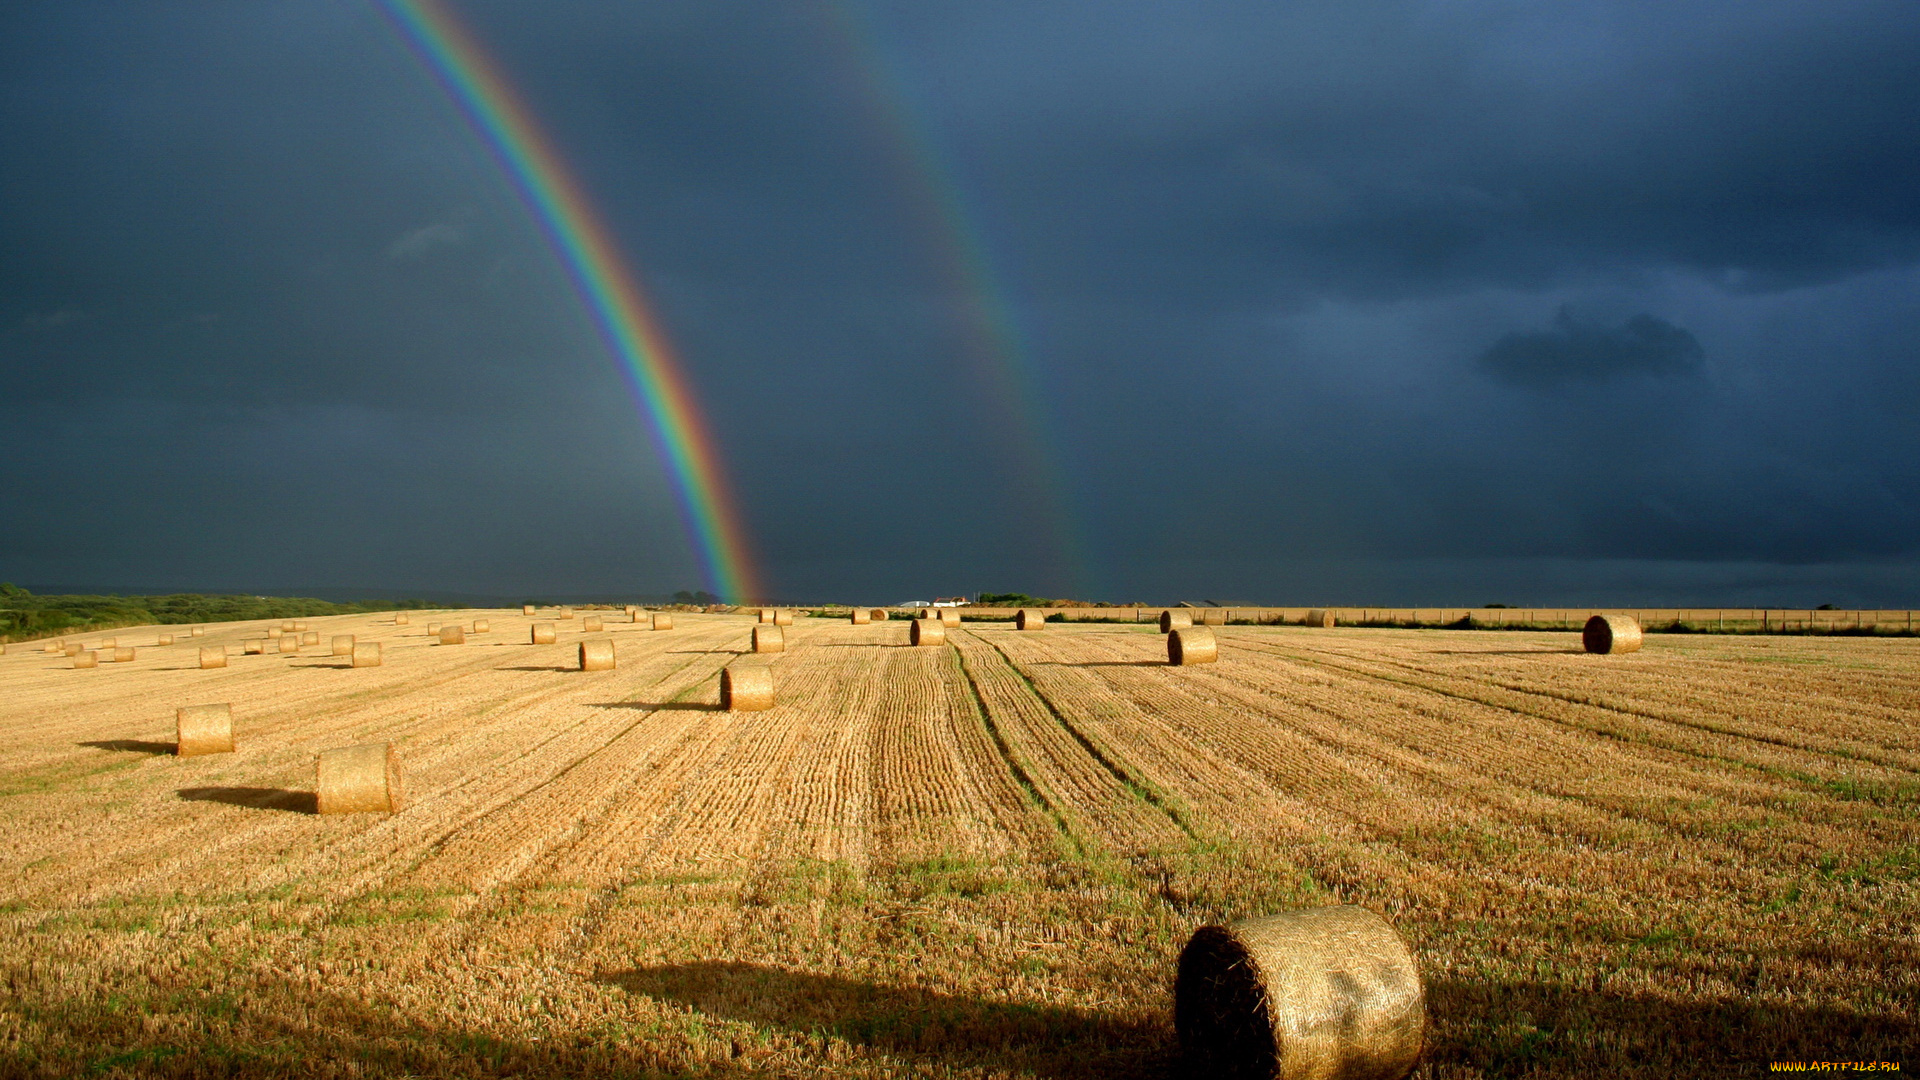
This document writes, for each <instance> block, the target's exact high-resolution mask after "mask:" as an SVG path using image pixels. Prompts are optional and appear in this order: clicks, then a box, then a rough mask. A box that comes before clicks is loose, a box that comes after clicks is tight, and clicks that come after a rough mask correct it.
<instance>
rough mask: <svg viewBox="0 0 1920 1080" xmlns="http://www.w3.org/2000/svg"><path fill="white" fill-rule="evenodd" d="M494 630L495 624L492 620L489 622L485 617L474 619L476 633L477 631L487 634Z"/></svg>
mask: <svg viewBox="0 0 1920 1080" xmlns="http://www.w3.org/2000/svg"><path fill="white" fill-rule="evenodd" d="M492 630H493V624H492V623H491V622H488V621H487V620H485V619H475V620H473V632H474V633H476V634H485V633H489V632H491V631H492Z"/></svg>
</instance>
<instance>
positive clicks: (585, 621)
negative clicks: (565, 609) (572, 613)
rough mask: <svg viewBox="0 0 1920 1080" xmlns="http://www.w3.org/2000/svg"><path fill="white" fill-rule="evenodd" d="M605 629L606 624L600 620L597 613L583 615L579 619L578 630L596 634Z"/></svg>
mask: <svg viewBox="0 0 1920 1080" xmlns="http://www.w3.org/2000/svg"><path fill="white" fill-rule="evenodd" d="M605 629H606V626H604V625H603V624H602V623H601V622H600V616H598V615H585V616H582V617H581V619H580V630H581V632H582V633H586V634H597V633H599V632H600V631H602V630H605Z"/></svg>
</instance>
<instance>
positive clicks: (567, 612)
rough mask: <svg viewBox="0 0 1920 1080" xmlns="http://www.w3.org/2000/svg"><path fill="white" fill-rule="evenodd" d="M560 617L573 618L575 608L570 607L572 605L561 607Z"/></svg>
mask: <svg viewBox="0 0 1920 1080" xmlns="http://www.w3.org/2000/svg"><path fill="white" fill-rule="evenodd" d="M560 617H561V618H562V619H571V618H573V609H572V608H570V607H563V608H561V609H560Z"/></svg>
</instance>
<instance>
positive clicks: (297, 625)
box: [293, 619, 307, 633]
mask: <svg viewBox="0 0 1920 1080" xmlns="http://www.w3.org/2000/svg"><path fill="white" fill-rule="evenodd" d="M293 628H294V629H295V630H298V631H300V632H301V633H306V630H307V624H306V623H305V622H303V621H302V620H300V619H295V620H293Z"/></svg>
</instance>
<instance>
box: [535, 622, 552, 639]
mask: <svg viewBox="0 0 1920 1080" xmlns="http://www.w3.org/2000/svg"><path fill="white" fill-rule="evenodd" d="M532 640H533V643H534V644H535V645H551V644H553V640H554V630H553V624H552V623H550V622H537V623H534V624H533V638H532Z"/></svg>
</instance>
